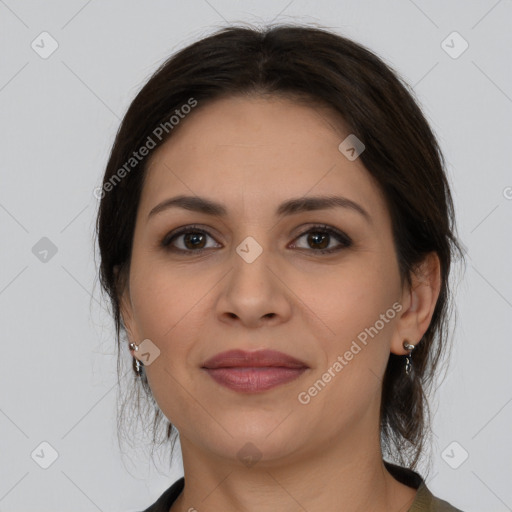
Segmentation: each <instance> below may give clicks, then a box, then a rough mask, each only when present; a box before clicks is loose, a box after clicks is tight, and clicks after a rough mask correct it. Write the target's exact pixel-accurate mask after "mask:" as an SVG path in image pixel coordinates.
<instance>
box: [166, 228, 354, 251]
mask: <svg viewBox="0 0 512 512" xmlns="http://www.w3.org/2000/svg"><path fill="white" fill-rule="evenodd" d="M189 233H202V234H206V235H208V236H209V237H211V238H213V237H212V236H211V235H210V233H208V231H205V230H204V229H202V228H201V227H200V226H196V225H190V226H185V227H184V228H181V229H180V230H178V231H177V232H174V233H169V234H167V235H165V237H164V238H163V240H162V241H161V243H160V245H161V246H162V247H163V248H164V249H165V250H167V251H169V252H177V253H182V254H191V253H196V254H201V253H202V252H204V251H207V250H209V249H204V248H203V249H197V250H190V249H177V248H171V247H170V245H171V243H172V242H173V241H174V240H175V239H176V238H178V237H179V236H181V235H185V234H189ZM309 233H322V234H327V235H331V236H333V237H334V238H335V239H336V240H338V242H340V243H341V244H342V245H341V246H340V247H338V248H334V249H309V250H310V251H313V252H317V253H320V254H332V253H335V252H339V251H341V250H342V249H347V248H348V247H350V246H351V245H352V243H353V242H352V240H351V239H350V237H349V236H347V235H346V234H345V233H343V232H342V231H339V230H337V229H334V228H332V227H330V226H327V225H325V224H322V225H316V226H312V227H310V228H309V229H308V230H307V231H304V232H303V233H301V234H300V235H298V236H297V237H296V238H295V240H298V239H299V238H302V237H303V236H304V235H307V234H309ZM301 250H308V249H301Z"/></svg>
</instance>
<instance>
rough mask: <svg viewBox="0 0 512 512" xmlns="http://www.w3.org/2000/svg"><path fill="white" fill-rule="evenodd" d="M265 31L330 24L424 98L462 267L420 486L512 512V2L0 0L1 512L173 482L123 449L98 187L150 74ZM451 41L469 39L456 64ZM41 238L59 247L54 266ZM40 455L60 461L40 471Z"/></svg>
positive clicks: (458, 45) (98, 501) (116, 495)
mask: <svg viewBox="0 0 512 512" xmlns="http://www.w3.org/2000/svg"><path fill="white" fill-rule="evenodd" d="M271 20H274V22H280V21H282V22H294V21H296V22H301V23H310V22H311V23H318V24H320V25H323V26H327V27H330V28H333V29H334V30H336V31H338V32H339V33H341V34H344V35H347V36H349V37H352V38H353V39H355V40H356V41H358V42H360V43H362V44H365V45H367V46H368V47H370V48H371V49H372V50H373V51H374V52H376V53H377V54H378V55H379V56H380V57H382V58H383V59H384V60H385V62H387V63H388V64H390V65H392V66H393V67H394V68H395V69H396V70H397V71H398V72H399V73H400V74H401V75H402V76H403V77H404V78H405V79H406V80H407V81H408V82H409V83H410V84H411V85H412V86H414V89H415V92H416V94H417V97H418V100H419V101H420V104H421V106H422V108H423V110H424V112H425V114H426V116H427V118H428V119H429V121H430V122H431V125H432V127H433V129H434V130H435V132H436V134H437V136H438V138H439V141H440V144H441V147H442V149H443V151H444V153H445V156H446V159H447V162H448V172H449V178H450V181H451V183H452V185H453V193H454V197H455V203H456V210H457V219H458V223H459V234H460V237H461V239H462V241H463V243H464V244H465V245H466V247H467V250H468V253H469V257H468V267H467V272H466V275H465V276H462V274H460V273H459V274H458V275H457V276H456V277H457V279H458V280H461V284H460V285H459V286H458V287H457V288H456V300H457V312H458V314H457V328H456V331H455V336H454V348H453V352H452V357H451V364H450V366H449V369H448V371H447V374H446V378H445V379H444V380H443V381H442V383H440V387H439V390H438V393H437V395H436V399H435V400H434V402H433V411H434V431H435V437H434V440H433V444H432V459H433V466H432V467H431V470H430V472H429V476H428V478H427V479H426V480H427V485H428V486H429V487H430V488H431V490H432V491H433V492H434V494H437V495H439V496H441V497H443V498H444V499H446V500H448V501H450V502H451V503H452V504H453V505H455V506H457V507H459V508H461V509H463V510H464V511H469V512H471V511H472V512H476V511H486V512H489V511H494V512H501V511H506V510H512V486H511V485H510V483H511V481H512V478H511V477H512V442H511V440H510V433H511V423H512V386H511V378H510V360H511V358H512V343H510V342H511V338H510V319H511V317H512V315H511V313H512V309H511V308H512V285H511V283H512V267H511V265H510V254H511V253H512V251H511V249H512V243H511V230H510V222H511V220H512V200H511V199H512V172H511V167H510V145H511V132H512V124H511V122H510V119H511V115H512V80H511V79H512V74H511V58H510V51H511V49H512V44H511V43H512V30H511V29H512V23H511V21H512V2H511V1H509V0H501V1H495V0H492V1H485V0H481V1H476V0H473V1H461V0H459V1H452V2H441V1H435V2H426V1H420V0H415V1H414V2H413V1H412V0H397V1H389V2H379V1H376V0H375V1H371V2H358V1H343V2H340V1H334V0H330V1H323V2H318V1H316V2H308V1H301V0H294V1H289V0H284V1H274V2H271V1H261V2H246V1H238V2H237V1H234V0H233V1H228V0H210V1H208V2H207V1H203V0H193V1H189V2H177V1H172V2H171V1H169V2H164V1H156V0H152V1H146V2H135V1H121V0H115V1H103V2H101V1H100V0H90V1H84V0H73V1H69V0H68V1H63V0H62V1H53V2H35V1H15V0H5V1H3V0H0V48H1V50H0V51H1V67H0V112H1V116H0V130H1V132H0V136H1V141H2V143H1V144H2V151H1V165H0V172H1V187H0V230H1V231H0V233H1V237H2V238H1V239H2V245H1V251H0V259H1V262H0V268H1V275H0V315H1V326H2V357H1V372H0V375H1V377H0V378H1V386H0V393H1V395H0V432H1V436H0V450H1V452H0V461H1V463H0V464H1V468H0V511H12V512H16V511H22V510H23V511H24V510H29V509H36V510H39V511H41V512H45V511H52V512H56V511H64V510H66V511H69V510H71V509H72V510H75V511H97V510H102V511H107V510H108V511H129V510H142V509H143V508H145V507H146V506H148V505H149V504H150V503H152V502H153V501H154V500H155V499H156V498H157V497H158V496H159V495H160V493H161V492H162V491H163V490H164V489H165V488H167V487H168V486H169V485H170V483H172V481H174V480H175V479H177V478H178V477H179V476H181V474H182V473H181V466H180V462H179V460H178V461H177V462H176V464H175V466H174V470H173V471H171V472H168V471H167V472H166V471H161V470H157V469H156V468H155V467H154V466H153V465H151V464H150V462H149V458H147V459H146V458H144V457H143V456H142V455H140V454H137V455H134V454H133V453H130V452H127V453H126V454H125V456H124V457H122V456H121V454H120V453H119V449H118V447H117V444H116V438H115V405H116V384H117V381H116V371H115V370H116V368H115V363H116V361H115V357H114V355H115V351H114V341H113V340H114V338H113V329H112V322H111V320H110V318H109V316H108V314H107V312H106V309H105V307H106V304H105V303H104V302H102V299H101V297H100V293H99V286H98V284H97V281H96V266H95V265H96V264H95V249H94V247H93V243H92V242H93V228H94V219H95V213H96V208H97V205H98V201H97V200H96V198H95V197H94V195H93V190H94V189H95V187H97V186H98V185H99V184H100V183H101V176H102V174H103V171H104V166H105V164H106V161H107V157H108V152H109V149H110V146H111V144H112V142H113V138H114V135H115V132H116V130H117V127H118V124H119V121H120V119H121V117H122V115H123V114H124V112H125V110H126V108H127V107H128V105H129V102H130V101H131V99H133V97H134V95H135V94H136V92H137V91H138V90H139V89H140V87H141V86H142V85H143V83H144V82H145V80H146V79H147V78H148V77H149V75H150V73H151V72H152V71H153V70H154V69H156V67H157V65H158V64H160V63H161V62H162V61H163V60H164V59H165V58H166V57H167V56H168V55H169V54H170V53H172V52H174V51H175V50H177V49H178V48H182V47H183V46H186V45H187V44H189V43H191V42H192V41H195V40H196V39H198V38H200V37H203V36H205V35H207V34H209V33H211V32H212V31H213V30H215V29H217V28H219V27H221V26H223V25H225V24H226V23H229V22H238V21H248V22H253V23H258V24H261V23H264V22H269V21H271ZM44 31H46V32H48V33H49V34H50V35H51V37H52V38H53V39H54V40H56V41H57V43H58V48H57V50H56V51H55V52H54V53H53V54H51V55H50V56H49V57H48V58H42V57H41V56H40V53H36V51H35V50H34V49H33V48H32V47H31V44H32V42H33V41H34V44H39V47H43V46H44V48H45V49H46V51H47V50H48V49H51V41H50V39H48V36H40V34H41V33H42V32H44ZM453 31H457V32H458V33H459V34H460V36H461V37H462V38H463V39H464V40H465V41H467V43H468V44H469V47H468V48H467V50H466V51H464V52H463V53H462V54H461V55H458V56H457V58H454V54H456V53H458V52H460V50H461V49H463V46H462V45H463V41H462V40H461V39H457V36H456V38H455V39H454V38H453V36H452V37H451V38H448V39H446V38H447V36H449V35H450V34H451V33H452V32H453ZM41 38H43V39H44V38H46V39H44V42H41ZM445 40H446V42H445V43H444V48H443V43H442V42H443V41H445ZM447 45H449V46H451V47H452V48H451V49H449V48H446V46H447ZM445 49H447V50H448V51H449V52H451V53H452V55H449V53H447V51H445ZM39 51H42V48H39ZM43 237H47V238H48V239H49V240H50V241H51V243H52V244H53V245H54V246H55V248H56V249H57V252H56V253H55V254H52V252H51V249H50V252H49V253H48V254H47V255H46V261H41V258H42V257H43V256H42V254H43V253H41V252H38V251H42V250H44V248H45V247H47V246H48V245H49V242H48V241H47V240H43V241H40V240H41V238H43ZM36 244H40V245H36ZM34 246H35V247H36V249H33V248H34ZM41 247H42V248H41ZM34 253H35V254H34ZM43 258H44V257H43ZM454 282H455V281H454ZM126 357H127V358H129V354H128V353H126ZM127 360H128V359H127ZM130 377H131V374H130ZM43 442H46V443H49V444H50V445H51V447H53V449H54V450H56V452H58V457H57V459H56V460H55V461H54V462H53V464H51V466H49V467H48V468H47V469H43V468H42V467H41V464H43V465H44V464H45V460H46V463H48V462H50V459H49V457H51V451H52V449H51V448H49V447H48V446H47V445H42V446H41V443H43ZM454 442H455V443H456V444H452V443H454ZM464 451H465V452H467V454H468V457H467V459H466V460H464V461H463V459H464V453H465V452H464ZM461 461H463V462H462V463H461ZM454 466H457V467H456V468H455V467H454Z"/></svg>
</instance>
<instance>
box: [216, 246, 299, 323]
mask: <svg viewBox="0 0 512 512" xmlns="http://www.w3.org/2000/svg"><path fill="white" fill-rule="evenodd" d="M269 259H270V258H267V255H266V254H265V251H263V253H262V254H261V255H260V256H259V257H258V258H257V259H256V260H255V261H253V262H252V263H248V262H247V261H245V260H244V259H243V258H241V257H239V256H238V255H236V256H235V257H234V261H233V267H232V269H231V270H230V271H229V273H228V275H227V276H226V278H225V281H224V283H223V288H222V291H221V293H220V296H219V299H218V301H217V314H218V317H219V319H220V320H221V321H223V322H229V323H233V322H235V323H239V324H241V325H243V326H245V327H246V328H251V329H254V328H257V327H261V326H264V325H270V324H272V325H275V324H278V323H281V322H285V321H287V320H288V319H289V318H290V315H291V311H292V305H291V302H290V296H291V293H290V291H289V288H288V287H287V286H286V284H285V282H284V281H283V279H282V277H281V276H282V274H283V272H279V269H277V268H275V265H273V267H272V264H271V262H270V261H269ZM279 274H281V276H280V275H279Z"/></svg>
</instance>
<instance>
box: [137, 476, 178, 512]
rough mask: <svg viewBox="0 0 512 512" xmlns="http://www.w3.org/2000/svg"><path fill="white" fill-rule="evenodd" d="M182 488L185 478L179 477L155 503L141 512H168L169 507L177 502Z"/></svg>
mask: <svg viewBox="0 0 512 512" xmlns="http://www.w3.org/2000/svg"><path fill="white" fill-rule="evenodd" d="M184 486H185V478H184V477H181V478H180V479H179V480H176V482H174V483H173V484H172V485H171V486H170V487H169V488H168V489H166V490H165V491H164V492H163V494H162V495H161V496H160V497H159V498H158V499H157V500H156V501H155V503H153V504H152V505H150V506H149V507H148V508H146V509H144V510H143V511H142V512H169V509H170V508H171V505H172V504H173V503H174V502H175V501H176V500H177V498H178V496H179V495H180V493H181V491H182V490H183V487H184Z"/></svg>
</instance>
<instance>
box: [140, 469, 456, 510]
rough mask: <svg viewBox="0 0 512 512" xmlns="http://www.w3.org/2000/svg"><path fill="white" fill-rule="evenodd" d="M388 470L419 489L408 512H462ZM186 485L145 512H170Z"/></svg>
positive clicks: (405, 473) (411, 476) (406, 473)
mask: <svg viewBox="0 0 512 512" xmlns="http://www.w3.org/2000/svg"><path fill="white" fill-rule="evenodd" d="M384 465H385V466H386V469H387V470H388V471H389V472H390V473H391V474H392V475H393V477H394V478H395V479H396V480H398V481H399V482H400V483H402V484H405V485H408V486H409V487H413V488H414V489H417V493H416V498H415V499H414V502H413V504H412V505H411V507H410V508H409V510H408V511H407V512H462V510H460V509H458V508H455V507H454V506H452V505H450V503H448V502H446V501H444V500H441V499H439V498H436V497H435V496H434V495H433V494H432V493H431V492H430V491H429V489H428V488H427V486H426V484H425V482H424V480H423V478H422V477H421V476H420V475H419V474H418V473H416V472H415V471H413V470H412V469H408V468H404V467H401V466H397V465H396V464H391V463H390V462H387V461H384ZM184 485H185V479H184V477H181V478H180V479H179V480H177V481H176V482H174V484H172V485H171V486H170V487H169V488H168V489H167V490H166V491H165V492H164V493H163V494H162V495H161V496H160V498H158V500H157V501H156V502H155V503H153V505H151V506H150V507H148V508H147V509H145V510H144V511H143V512H169V509H170V508H171V505H172V504H173V503H174V502H175V501H176V499H177V498H178V496H179V495H180V493H181V491H182V490H183V487H184Z"/></svg>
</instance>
